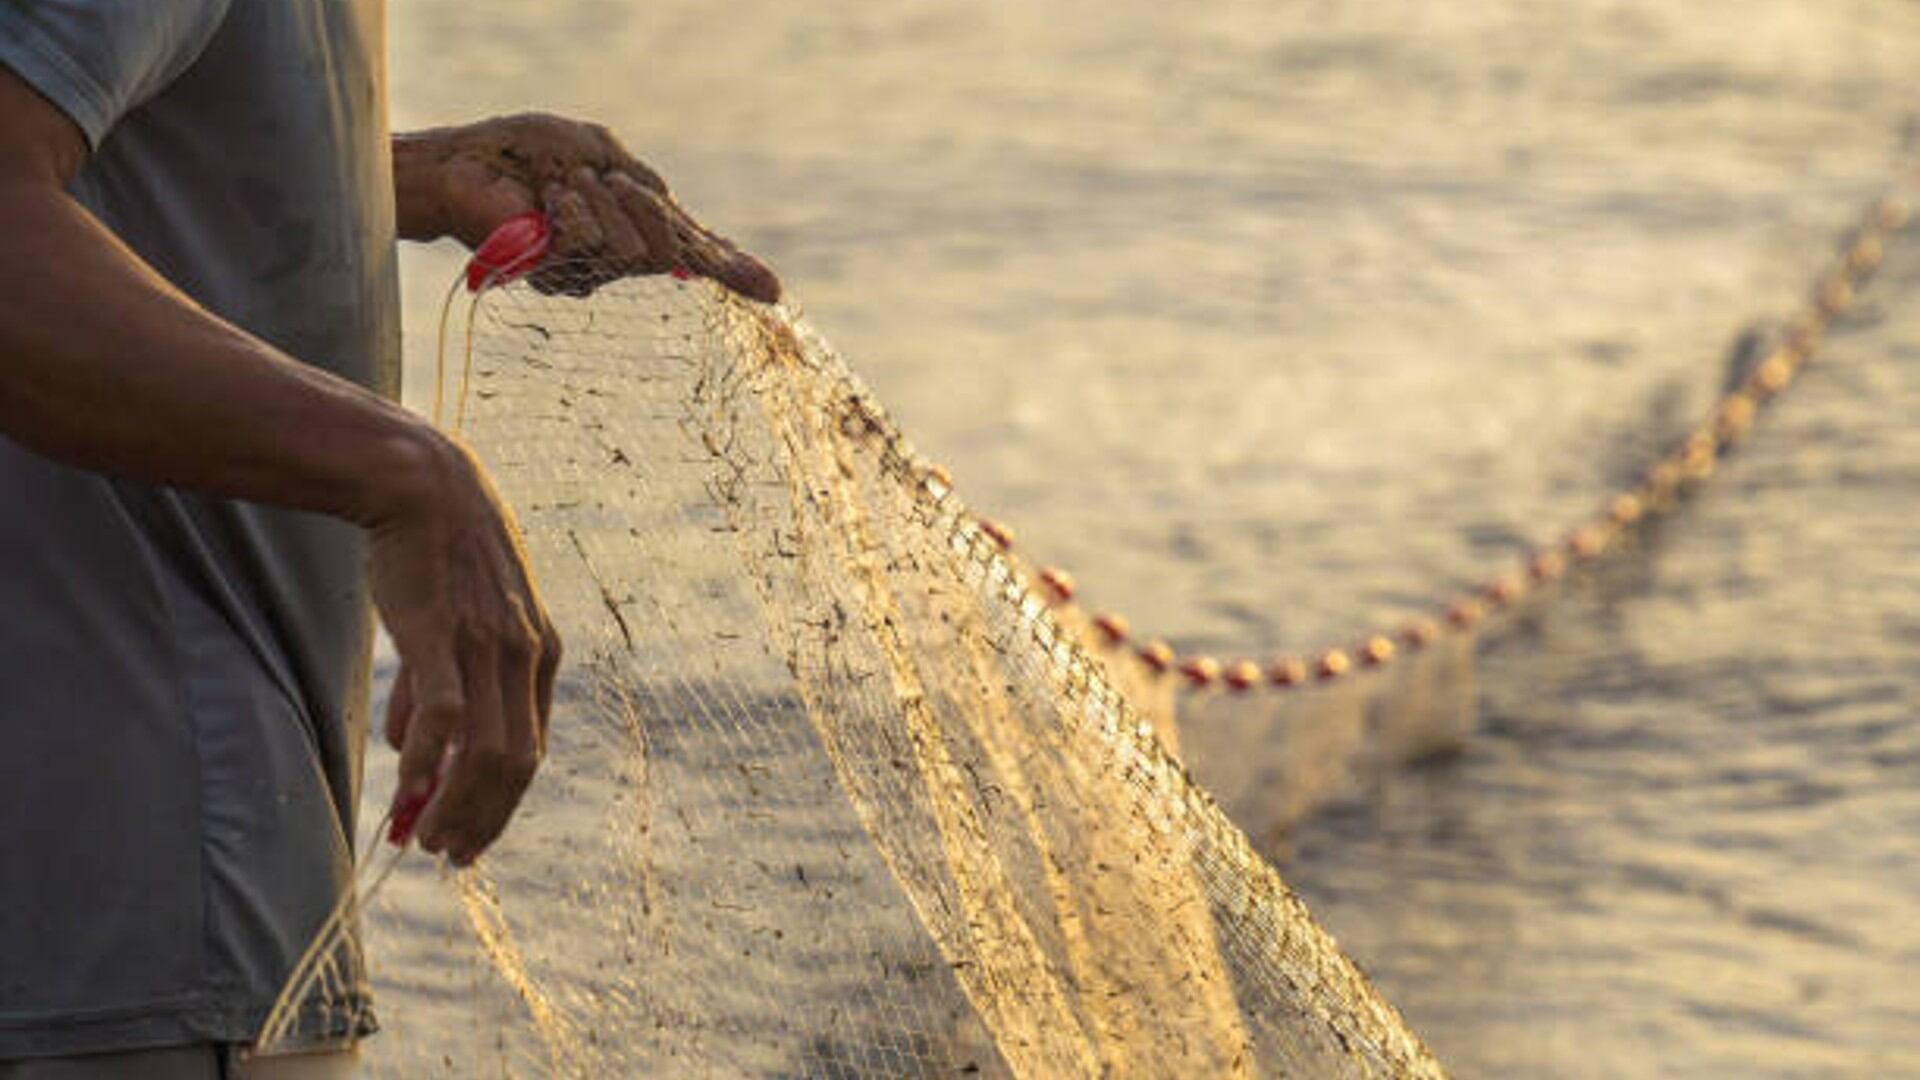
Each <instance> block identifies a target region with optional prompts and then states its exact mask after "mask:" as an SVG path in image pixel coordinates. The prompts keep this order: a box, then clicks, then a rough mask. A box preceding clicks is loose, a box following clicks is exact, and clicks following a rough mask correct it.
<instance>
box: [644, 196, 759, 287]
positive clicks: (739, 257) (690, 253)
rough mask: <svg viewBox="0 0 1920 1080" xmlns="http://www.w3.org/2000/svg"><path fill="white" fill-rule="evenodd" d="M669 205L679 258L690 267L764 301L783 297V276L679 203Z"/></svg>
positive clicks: (703, 275)
mask: <svg viewBox="0 0 1920 1080" xmlns="http://www.w3.org/2000/svg"><path fill="white" fill-rule="evenodd" d="M666 208H667V220H668V222H669V224H670V225H671V227H672V228H673V231H674V235H675V236H676V237H677V238H678V239H679V241H680V252H681V255H680V261H681V262H682V263H683V264H684V265H685V266H686V267H687V269H689V270H691V271H693V272H694V273H696V274H699V275H700V276H702V277H710V278H712V279H713V280H715V281H717V282H719V283H720V284H722V285H725V286H726V287H727V288H729V289H732V290H733V291H734V292H737V293H739V294H740V295H742V296H745V297H747V298H748V299H751V300H758V301H760V302H761V303H763V304H772V303H775V302H777V301H778V300H779V299H780V279H779V278H778V277H777V276H775V275H774V272H773V270H772V269H770V268H769V267H768V266H767V264H766V263H763V262H761V261H760V260H759V259H756V258H754V257H753V256H751V255H749V254H747V253H746V252H744V251H741V250H740V249H739V248H736V247H734V246H733V244H732V243H731V242H729V241H727V240H726V239H724V238H722V237H719V236H715V235H714V234H713V233H711V232H708V231H707V229H706V227H705V226H703V225H701V224H700V223H699V222H697V221H695V220H693V217H692V215H690V214H688V213H687V212H686V211H685V210H683V209H681V208H680V207H679V205H678V204H676V203H672V202H668V203H667V204H666Z"/></svg>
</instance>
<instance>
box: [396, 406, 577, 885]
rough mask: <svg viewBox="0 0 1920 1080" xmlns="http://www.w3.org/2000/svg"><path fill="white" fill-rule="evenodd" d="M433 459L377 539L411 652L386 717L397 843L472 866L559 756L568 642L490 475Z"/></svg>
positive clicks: (405, 487)
mask: <svg viewBox="0 0 1920 1080" xmlns="http://www.w3.org/2000/svg"><path fill="white" fill-rule="evenodd" d="M421 457H422V458H423V460H422V461H421V463H420V465H421V467H420V468H419V469H418V470H417V471H416V472H415V473H414V475H413V476H412V477H411V478H410V479H409V480H407V481H404V482H402V483H401V484H400V485H398V487H397V490H396V498H395V499H394V501H393V502H392V504H391V506H390V508H382V509H381V510H380V511H378V513H377V516H376V517H375V518H374V519H373V520H372V521H371V523H370V526H369V530H368V531H369V536H370V539H371V550H370V557H369V563H370V566H369V572H370V574H371V577H372V585H373V596H374V603H375V604H376V605H377V606H378V607H379V609H380V615H381V618H382V620H383V621H384V622H385V623H386V626H387V631H388V633H390V634H392V635H393V641H394V646H395V648H396V649H397V650H398V651H399V653H400V673H399V675H398V677H397V678H396V680H395V682H394V689H393V695H392V696H391V697H390V698H389V699H388V704H387V740H388V741H389V742H390V743H392V745H393V748H394V749H395V750H398V751H400V781H399V784H398V786H397V787H396V789H395V795H394V811H393V813H394V819H395V821H396V823H398V824H399V826H400V828H399V830H398V833H397V835H396V836H395V839H397V840H399V841H400V842H402V843H404V842H405V840H406V833H407V832H408V831H409V829H411V830H412V831H413V833H414V834H415V835H417V836H418V837H419V839H420V846H421V847H423V848H425V849H426V850H428V851H444V852H446V853H447V855H448V856H449V857H450V858H451V859H452V860H453V861H454V862H455V863H458V864H460V865H463V866H464V865H466V864H467V863H470V862H472V861H473V860H474V858H475V857H476V856H478V855H479V854H480V852H481V851H482V850H484V849H485V848H486V847H487V846H488V845H489V844H491V843H493V841H494V838H495V837H497V836H499V835H500V831H501V830H502V829H503V828H505V827H506V824H507V818H508V817H510V816H511V815H512V813H513V810H514V807H516V806H517V805H519V802H520V797H521V795H522V794H524V793H525V792H526V789H527V785H528V783H530V782H531V781H532V779H533V774H534V770H535V769H536V768H538V767H539V764H540V759H541V757H542V756H543V755H544V753H545V751H546V730H547V710H548V708H549V707H550V705H551V704H552V701H553V676H554V670H555V669H556V668H557V667H558V666H559V663H560V639H559V636H558V635H557V634H555V633H554V630H553V625H552V624H551V623H549V622H548V621H547V615H546V612H545V611H543V610H542V609H541V606H540V600H539V597H538V596H537V595H535V592H534V586H533V581H532V577H531V575H530V574H529V572H528V570H527V561H526V555H525V552H524V551H523V550H522V549H521V546H520V539H519V536H518V535H517V533H516V531H515V527H514V524H513V520H512V517H511V515H510V514H509V513H508V511H507V509H506V507H505V506H504V505H502V504H501V502H500V500H499V498H498V497H497V496H496V495H495V494H494V492H493V489H492V487H491V485H489V484H488V483H487V480H486V476H485V474H484V473H483V472H482V471H481V469H480V467H479V465H478V464H477V463H475V462H474V461H473V459H472V458H471V457H469V456H468V455H467V454H466V452H465V451H463V450H461V449H460V448H459V447H458V446H457V445H454V444H453V443H451V442H445V441H441V442H437V443H433V444H430V448H429V449H427V450H425V451H424V452H423V454H422V455H421ZM423 809H424V813H422V812H421V811H422V810H423ZM415 815H419V819H418V824H417V826H414V825H413V824H412V819H413V818H414V816H415Z"/></svg>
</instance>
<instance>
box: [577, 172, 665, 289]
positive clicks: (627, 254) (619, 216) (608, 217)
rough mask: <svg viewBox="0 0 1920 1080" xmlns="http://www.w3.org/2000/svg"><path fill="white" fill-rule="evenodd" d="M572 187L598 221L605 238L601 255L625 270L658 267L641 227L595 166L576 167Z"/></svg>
mask: <svg viewBox="0 0 1920 1080" xmlns="http://www.w3.org/2000/svg"><path fill="white" fill-rule="evenodd" d="M572 187H573V190H575V191H577V192H579V193H580V195H581V197H582V198H584V199H585V200H586V203H587V209H588V211H589V212H591V213H592V214H593V218H594V222H595V224H597V225H599V227H600V235H601V236H602V237H604V238H605V247H604V248H603V250H602V251H601V253H600V254H601V255H602V257H604V258H606V259H608V260H610V261H612V263H613V264H614V267H615V268H617V269H619V270H622V271H628V272H632V271H645V270H649V269H655V267H654V266H653V265H652V261H651V260H650V258H649V254H650V253H649V251H648V247H649V245H648V243H647V241H646V240H645V239H644V238H642V236H641V234H640V230H639V229H638V228H636V227H635V223H634V222H633V221H632V220H631V219H630V218H629V217H628V215H627V211H626V208H625V207H624V206H622V205H621V203H620V201H619V200H618V199H615V198H614V195H613V192H612V191H609V190H608V189H607V185H605V184H603V183H601V182H600V178H599V177H598V176H596V175H595V174H594V171H593V170H592V169H584V168H583V169H575V170H574V173H573V178H572Z"/></svg>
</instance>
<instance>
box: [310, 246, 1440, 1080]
mask: <svg viewBox="0 0 1920 1080" xmlns="http://www.w3.org/2000/svg"><path fill="white" fill-rule="evenodd" d="M546 283H547V284H548V285H549V286H551V285H552V284H553V279H552V277H551V275H549V277H548V278H547V279H546ZM451 336H452V338H453V340H454V342H455V348H454V350H453V352H454V353H455V354H456V357H455V361H454V364H455V366H456V367H458V366H460V364H461V362H462V359H463V358H461V357H459V356H458V355H457V354H458V353H459V351H460V339H461V334H460V333H459V332H458V331H456V332H455V333H454V334H453V335H451ZM467 346H468V348H469V349H470V355H469V356H467V357H465V358H464V359H465V361H466V362H468V363H470V369H469V373H468V375H467V377H466V379H465V380H464V385H463V387H462V389H461V391H460V396H461V398H462V403H461V405H460V408H461V409H462V410H464V431H465V435H466V437H467V439H468V440H469V441H470V443H471V444H472V445H473V446H474V448H475V449H476V450H477V452H478V453H479V454H480V455H481V457H482V458H483V459H484V460H485V461H486V463H487V465H488V467H489V468H490V470H491V471H492V473H493V475H494V477H495V479H496V481H497V483H498V485H499V487H500V490H501V492H502V494H503V495H504V497H505V498H506V500H507V501H508V502H509V503H510V504H511V506H512V507H513V508H514V511H515V512H516V514H517V515H518V516H519V519H520V523H521V525H522V527H523V529H524V531H525V534H526V538H527V542H528V546H529V549H530V552H531V554H532V558H533V561H534V563H535V567H536V570H537V573H538V576H539V580H540V584H541V588H542V592H543V595H544V597H545V599H546V601H547V604H548V606H549V609H550V611H551V613H552V616H553V619H554V621H555V623H556V625H557V626H558V627H559V628H560V631H561V633H562V635H563V636H564V638H565V640H566V642H567V646H568V659H567V662H566V665H565V668H564V670H563V673H562V676H561V681H560V687H559V690H558V692H557V695H556V703H555V707H554V716H553V724H552V742H551V749H550V757H549V759H548V762H547V764H546V766H545V768H544V770H543V772H542V774H541V776H540V778H539V779H538V780H537V781H536V783H535V786H534V788H533V790H532V791H531V793H530V794H529V796H528V799H527V802H526V803H525V805H524V807H523V809H522V810H521V812H520V814H519V816H518V817H517V818H516V820H515V822H514V824H513V825H512V827H510V828H509V830H508V832H507V834H506V836H505V838H504V839H503V840H502V841H501V843H500V844H499V845H498V847H497V848H496V849H495V850H494V851H493V852H492V853H491V854H490V855H489V857H488V858H487V859H486V860H485V862H484V863H483V864H482V868H480V869H477V870H474V871H469V872H467V873H464V874H460V875H446V874H444V873H443V872H441V871H439V870H438V869H436V868H435V867H433V866H432V865H431V864H429V862H428V861H427V860H425V859H420V858H415V859H409V860H406V861H404V862H403V863H402V864H401V866H400V869H399V870H398V872H397V873H395V874H394V875H393V877H392V879H391V880H390V882H389V884H388V885H387V886H386V887H385V888H384V889H383V890H382V891H381V892H380V893H379V895H378V897H377V898H376V899H375V900H374V901H373V902H372V903H371V904H370V905H368V906H367V908H366V910H365V911H364V912H362V920H361V921H362V922H363V924H364V933H365V939H366V952H367V954H368V955H369V957H370V959H371V962H372V965H373V971H374V980H375V983H376V986H377V987H378V988H379V991H380V999H379V1008H380V1014H381V1021H382V1023H383V1024H384V1026H385V1028H386V1033H385V1034H384V1035H382V1036H380V1037H379V1038H376V1039H375V1040H373V1041H372V1042H371V1043H370V1044H369V1045H368V1047H367V1055H368V1060H369V1064H370V1066H371V1067H372V1068H373V1070H374V1071H375V1072H380V1073H391V1074H395V1075H409V1076H414V1075H423V1074H428V1073H433V1072H439V1073H443V1074H448V1075H459V1076H469V1075H473V1076H477V1075H502V1074H506V1075H531V1076H544V1075H562V1076H575V1075H580V1076H635V1075H648V1076H653V1075H663V1076H665V1075H758V1076H772V1075H781V1076H784V1075H803V1074H804V1075H821V1076H879V1075H889V1076H890V1075H901V1074H913V1075H919V1074H941V1075H950V1074H953V1073H969V1072H980V1073H987V1074H992V1075H1009V1074H1010V1075H1019V1076H1087V1075H1178V1076H1214V1075H1280V1074H1289V1073H1291V1074H1305V1075H1313V1076H1335V1075H1378V1074H1385V1075H1418V1074H1430V1073H1437V1072H1438V1067H1437V1066H1436V1065H1435V1064H1434V1062H1433V1061H1432V1059H1431V1058H1430V1057H1429V1055H1428V1054H1427V1052H1426V1050H1425V1049H1424V1047H1422V1045H1421V1044H1420V1043H1419V1041H1418V1040H1417V1039H1416V1038H1415V1037H1414V1036H1412V1035H1411V1034H1410V1033H1409V1032H1408V1031H1407V1029H1406V1028H1405V1027H1404V1025H1403V1023H1402V1022H1401V1020H1400V1018H1399V1017H1398V1015H1397V1014H1396V1013H1395V1012H1394V1011H1393V1010H1392V1009H1391V1008H1390V1007H1389V1006H1388V1005H1386V1004H1385V1003H1384V1002H1383V1001H1382V1000H1381V999H1380V998H1379V997H1378V996H1377V995H1376V994H1375V992H1374V990H1373V989H1372V988H1371V987H1370V986H1369V985H1368V983H1367V982H1366V980H1365V979H1364V977H1363V976H1362V975H1361V974H1360V973H1359V972H1358V971H1357V970H1356V969H1355V967H1354V966H1353V964H1352V963H1351V962H1350V961H1348V960H1347V959H1346V957H1344V956H1343V955H1342V954H1341V953H1340V952H1339V950H1338V949H1337V948H1336V946H1335V945H1334V943H1333V942H1332V940H1331V939H1330V938H1329V937H1328V936H1327V935H1326V934H1325V932H1324V931H1322V930H1321V929H1320V928H1319V927H1318V926H1317V925H1316V924H1315V923H1314V921H1313V920H1312V918H1311V917H1310V916H1309V915H1308V913H1307V912H1306V910H1305V908H1304V907H1303V906H1302V905H1301V903H1300V902H1299V901H1298V900H1297V899H1296V898H1295V897H1294V896H1293V894H1292V893H1290V892H1289V891H1288V890H1287V888H1286V886H1285V885H1284V884H1282V883H1281V881H1280V879H1279V878H1278V876H1277V875H1276V874H1275V872H1274V870H1273V869H1272V867H1271V866H1269V865H1268V864H1267V863H1266V862H1265V861H1264V860H1263V859H1261V858H1260V857H1259V856H1258V855H1257V854H1255V853H1254V852H1253V851H1252V850H1251V849H1250V848H1249V846H1248V845H1247V843H1246V841H1245V839H1244V838H1243V837H1242V835H1241V834H1240V833H1239V832H1238V831H1237V830H1236V829H1235V828H1234V827H1233V826H1232V825H1230V824H1229V823H1228V822H1227V820H1226V819H1225V818H1224V817H1223V815H1222V814H1221V812H1220V811H1219V810H1218V809H1217V808H1216V807H1215V806H1214V805H1213V803H1212V802H1211V801H1210V800H1209V799H1208V798H1207V797H1206V796H1205V795H1204V794H1203V793H1201V792H1200V791H1198V790H1197V789H1196V788H1195V787H1194V786H1193V785H1192V784H1191V783H1190V782H1189V780H1188V779H1187V777H1186V775H1185V773H1184V772H1183V770H1182V769H1181V767H1180V766H1179V765H1178V764H1177V763H1176V762H1175V761H1174V760H1173V759H1172V758H1171V757H1170V756H1169V755H1168V753H1167V752H1166V751H1165V750H1164V749H1163V746H1162V743H1161V741H1160V740H1159V739H1158V738H1157V737H1156V734H1155V732H1154V730H1153V727H1152V725H1151V724H1149V723H1148V721H1147V720H1145V719H1144V718H1143V717H1144V716H1145V715H1146V714H1145V713H1144V712H1142V711H1141V710H1138V709H1136V708H1135V707H1134V705H1133V704H1131V703H1130V699H1129V698H1128V697H1127V696H1124V695H1123V693H1122V692H1121V691H1119V690H1116V689H1115V685H1114V683H1113V681H1112V680H1111V679H1110V678H1109V675H1108V673H1107V670H1106V668H1105V667H1104V666H1103V664H1102V661H1101V660H1100V659H1099V658H1098V657H1096V656H1094V655H1093V654H1091V653H1090V652H1088V651H1086V650H1084V649H1083V648H1082V647H1081V645H1080V643H1079V637H1080V634H1079V633H1078V631H1077V630H1076V629H1075V628H1074V627H1072V626H1070V625H1063V624H1062V623H1061V622H1060V621H1058V620H1056V618H1055V615H1054V613H1052V612H1050V611H1049V610H1047V608H1046V607H1045V605H1044V604H1043V603H1042V602H1041V601H1040V600H1039V599H1038V598H1037V597H1036V596H1035V595H1034V594H1033V593H1032V592H1031V591H1030V590H1029V587H1028V582H1027V580H1026V576H1025V574H1024V573H1023V571H1022V570H1021V569H1020V568H1019V567H1018V566H1017V565H1015V564H1014V563H1013V562H1011V561H1010V560H1009V559H1008V558H1007V557H1006V556H1005V555H1004V554H1003V553H1002V552H1001V551H1000V549H999V548H997V547H996V546H995V544H994V543H993V542H992V540H991V539H990V538H989V537H987V536H985V535H983V534H982V533H981V532H980V530H979V528H978V527H977V526H976V525H975V524H974V523H973V520H972V518H971V517H970V516H969V515H968V514H966V513H965V512H964V509H963V507H962V506H961V504H960V501H959V499H958V498H957V496H956V495H955V494H954V493H953V492H952V491H951V490H948V488H947V487H946V485H945V484H944V483H943V482H942V479H941V478H940V476H939V475H938V474H937V472H935V471H930V470H928V469H927V468H925V467H924V466H923V465H922V464H921V463H920V462H919V460H918V459H917V458H916V457H915V455H914V453H913V452H912V450H911V449H910V448H909V447H908V446H907V444H906V443H905V441H904V440H903V439H902V438H901V436H900V434H899V432H898V431H897V430H896V429H895V427H894V426H893V424H892V422H891V421H890V420H889V419H888V418H887V416H886V415H885V413H884V412H882V411H881V409H880V407H879V406H878V405H877V404H876V403H875V402H874V401H873V399H872V398H871V397H870V396H869V395H868V393H867V392H866V391H865V390H864V389H863V388H862V386H861V385H860V383H859V382H858V381H857V379H856V378H855V377H854V376H853V375H852V373H851V372H850V371H849V370H848V368H847V366H846V364H845V363H844V362H843V361H842V360H841V358H840V357H839V356H837V355H836V354H835V353H834V352H833V351H832V350H831V349H830V348H829V347H828V346H827V344H826V343H825V342H824V341H823V340H821V339H820V338H819V337H818V336H816V335H815V334H814V333H812V332H811V331H810V330H809V329H808V328H807V327H806V326H805V324H804V323H802V322H800V321H798V320H797V319H795V318H793V317H792V315H791V313H790V312H787V311H785V310H782V309H770V308H764V307H758V306H755V305H751V304H746V303H743V302H740V301H736V300H734V299H732V298H731V297H729V296H727V295H726V294H724V293H722V292H721V291H720V290H718V289H716V288H714V287H712V286H710V285H708V284H706V283H704V282H678V281H672V280H666V279H629V280H624V281H619V282H615V283H613V284H610V285H605V286H603V287H601V288H599V289H598V290H597V291H596V292H594V293H593V294H592V295H591V296H590V297H587V298H577V297H575V298H570V297H568V296H566V295H562V294H558V293H552V292H542V291H536V290H535V289H533V288H531V287H528V286H526V285H513V286H509V287H506V288H500V289H494V290H490V291H488V292H486V293H484V294H483V295H482V297H481V298H480V300H479V301H478V302H477V304H476V305H475V307H474V309H473V311H472V314H471V327H470V334H469V335H468V337H467ZM449 884H450V885H451V887H448V886H449ZM329 982H330V980H326V979H322V980H319V981H318V983H317V984H316V987H315V988H314V989H313V990H312V991H311V992H315V993H325V992H326V985H327V984H328V983H329Z"/></svg>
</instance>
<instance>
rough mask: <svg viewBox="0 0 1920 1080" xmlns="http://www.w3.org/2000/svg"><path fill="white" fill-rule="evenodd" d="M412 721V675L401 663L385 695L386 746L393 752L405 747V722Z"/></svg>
mask: <svg viewBox="0 0 1920 1080" xmlns="http://www.w3.org/2000/svg"><path fill="white" fill-rule="evenodd" d="M411 719H413V673H412V672H411V671H409V670H407V665H406V664H405V663H402V664H401V665H400V670H399V672H397V673H396V674H395V675H394V677H393V690H392V692H391V693H389V694H388V695H387V745H388V746H391V747H393V748H394V749H395V750H398V749H400V748H401V747H402V746H404V745H406V741H407V721H409V720H411Z"/></svg>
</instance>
